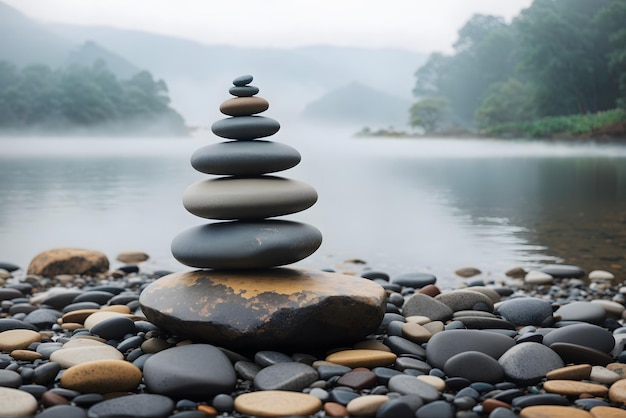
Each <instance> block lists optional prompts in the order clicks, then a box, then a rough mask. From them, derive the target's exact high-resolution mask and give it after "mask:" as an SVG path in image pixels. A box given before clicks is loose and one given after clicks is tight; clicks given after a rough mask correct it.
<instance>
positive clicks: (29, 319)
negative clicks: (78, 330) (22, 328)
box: [24, 308, 63, 329]
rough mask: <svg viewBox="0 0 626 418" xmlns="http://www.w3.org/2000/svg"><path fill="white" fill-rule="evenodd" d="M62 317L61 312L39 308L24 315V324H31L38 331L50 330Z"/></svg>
mask: <svg viewBox="0 0 626 418" xmlns="http://www.w3.org/2000/svg"><path fill="white" fill-rule="evenodd" d="M62 316H63V314H62V313H61V312H59V311H56V310H54V309H43V308H41V309H37V310H35V311H32V312H30V313H29V314H28V315H26V317H25V318H24V322H26V323H27V324H32V325H34V326H35V327H37V328H39V329H50V328H51V327H52V325H54V324H56V323H57V320H58V319H59V318H60V317H62Z"/></svg>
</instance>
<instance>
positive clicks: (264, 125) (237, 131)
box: [211, 116, 280, 141]
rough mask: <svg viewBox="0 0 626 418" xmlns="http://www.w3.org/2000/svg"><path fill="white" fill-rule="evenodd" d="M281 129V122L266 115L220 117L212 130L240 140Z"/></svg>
mask: <svg viewBox="0 0 626 418" xmlns="http://www.w3.org/2000/svg"><path fill="white" fill-rule="evenodd" d="M279 130H280V123H278V121H277V120H274V119H272V118H268V117H265V116H237V117H232V118H226V119H220V120H218V121H217V122H215V123H214V124H213V125H211V131H213V133H214V134H215V135H217V136H221V137H222V138H227V139H237V140H240V141H249V140H252V139H256V138H264V137H267V136H271V135H274V134H275V133H276V132H278V131H279Z"/></svg>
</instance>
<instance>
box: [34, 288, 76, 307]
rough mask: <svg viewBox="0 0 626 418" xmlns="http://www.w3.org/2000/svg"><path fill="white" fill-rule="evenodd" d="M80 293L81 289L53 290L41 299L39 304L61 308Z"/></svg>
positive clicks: (71, 301)
mask: <svg viewBox="0 0 626 418" xmlns="http://www.w3.org/2000/svg"><path fill="white" fill-rule="evenodd" d="M82 293H83V291H82V290H64V291H62V292H53V293H51V294H50V295H49V296H48V297H46V298H45V299H44V300H42V301H41V304H42V305H48V306H51V307H53V308H54V309H59V310H61V309H63V308H64V307H66V306H67V305H69V304H70V303H73V302H74V299H75V298H76V297H77V296H79V295H81V294H82Z"/></svg>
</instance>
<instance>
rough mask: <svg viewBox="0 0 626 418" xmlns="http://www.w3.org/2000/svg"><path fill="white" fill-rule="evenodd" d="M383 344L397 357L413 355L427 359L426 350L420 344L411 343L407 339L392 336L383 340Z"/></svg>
mask: <svg viewBox="0 0 626 418" xmlns="http://www.w3.org/2000/svg"><path fill="white" fill-rule="evenodd" d="M383 344H385V345H386V346H387V347H389V348H390V349H391V351H392V352H393V353H394V354H396V355H398V356H399V355H402V354H413V355H415V356H418V357H420V358H425V357H426V350H425V349H424V348H422V346H420V345H419V344H416V343H414V342H413V341H409V340H407V339H406V338H402V337H396V336H391V337H388V338H385V339H384V340H383Z"/></svg>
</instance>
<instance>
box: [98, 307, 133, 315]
mask: <svg viewBox="0 0 626 418" xmlns="http://www.w3.org/2000/svg"><path fill="white" fill-rule="evenodd" d="M100 310H101V311H105V312H117V313H122V314H130V308H129V307H128V306H126V305H111V306H103V307H102V308H100Z"/></svg>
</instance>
